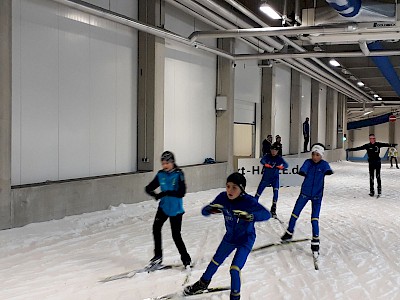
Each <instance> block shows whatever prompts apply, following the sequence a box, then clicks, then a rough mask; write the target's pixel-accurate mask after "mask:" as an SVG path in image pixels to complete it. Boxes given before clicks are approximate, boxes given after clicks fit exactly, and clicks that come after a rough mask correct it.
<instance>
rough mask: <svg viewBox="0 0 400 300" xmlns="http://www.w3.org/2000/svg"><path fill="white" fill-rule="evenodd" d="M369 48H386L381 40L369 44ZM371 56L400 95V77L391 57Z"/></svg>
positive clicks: (372, 49)
mask: <svg viewBox="0 0 400 300" xmlns="http://www.w3.org/2000/svg"><path fill="white" fill-rule="evenodd" d="M368 49H369V50H371V51H374V50H383V49H384V48H383V46H382V44H381V43H380V42H379V41H377V42H373V43H370V44H368ZM370 57H371V59H372V60H373V61H374V63H375V65H376V66H377V67H378V68H379V70H380V71H381V73H382V75H383V76H384V77H385V78H386V80H387V81H388V82H389V83H390V85H391V86H392V88H393V90H395V91H396V93H397V95H398V96H400V79H399V76H398V75H397V72H396V70H395V69H394V67H393V64H392V63H391V62H390V60H389V58H388V57H387V56H370Z"/></svg>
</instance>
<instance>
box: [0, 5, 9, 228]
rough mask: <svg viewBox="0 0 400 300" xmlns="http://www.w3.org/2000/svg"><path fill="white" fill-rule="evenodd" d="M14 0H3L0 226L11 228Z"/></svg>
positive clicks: (0, 28)
mask: <svg viewBox="0 0 400 300" xmlns="http://www.w3.org/2000/svg"><path fill="white" fill-rule="evenodd" d="M11 2H12V0H2V1H0V37H1V38H0V68H1V71H0V229H6V228H11V224H12V217H11V82H12V80H11V74H12V73H11V70H12V61H11V58H12V48H11V41H12V31H11V16H12V4H11Z"/></svg>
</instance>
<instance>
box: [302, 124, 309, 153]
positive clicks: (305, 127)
mask: <svg viewBox="0 0 400 300" xmlns="http://www.w3.org/2000/svg"><path fill="white" fill-rule="evenodd" d="M309 120H310V118H308V117H307V118H306V120H305V121H304V123H303V137H304V152H308V143H309V142H310V123H308V121H309Z"/></svg>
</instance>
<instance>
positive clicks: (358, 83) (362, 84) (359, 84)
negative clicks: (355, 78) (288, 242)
mask: <svg viewBox="0 0 400 300" xmlns="http://www.w3.org/2000/svg"><path fill="white" fill-rule="evenodd" d="M357 85H358V86H364V85H365V84H364V83H363V82H361V81H359V82H357Z"/></svg>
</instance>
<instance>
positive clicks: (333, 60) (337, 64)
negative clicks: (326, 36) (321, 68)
mask: <svg viewBox="0 0 400 300" xmlns="http://www.w3.org/2000/svg"><path fill="white" fill-rule="evenodd" d="M329 63H330V64H331V65H332V66H334V67H339V66H340V64H339V62H338V61H337V60H336V59H334V58H332V59H331V60H330V61H329Z"/></svg>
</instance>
